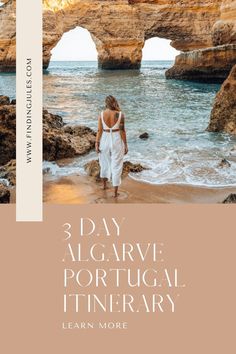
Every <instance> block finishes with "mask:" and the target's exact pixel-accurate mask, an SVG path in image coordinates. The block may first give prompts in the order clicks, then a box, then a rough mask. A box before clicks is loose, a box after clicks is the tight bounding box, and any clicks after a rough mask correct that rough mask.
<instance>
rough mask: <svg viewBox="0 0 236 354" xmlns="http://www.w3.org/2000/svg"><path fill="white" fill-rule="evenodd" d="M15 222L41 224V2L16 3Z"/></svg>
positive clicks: (19, 1) (18, 0) (32, 0)
mask: <svg viewBox="0 0 236 354" xmlns="http://www.w3.org/2000/svg"><path fill="white" fill-rule="evenodd" d="M16 124H17V128H16V220H17V221H42V0H17V1H16Z"/></svg>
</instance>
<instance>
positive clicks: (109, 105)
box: [105, 96, 120, 111]
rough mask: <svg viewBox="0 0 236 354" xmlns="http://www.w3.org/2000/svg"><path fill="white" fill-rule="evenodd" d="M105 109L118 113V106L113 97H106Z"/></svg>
mask: <svg viewBox="0 0 236 354" xmlns="http://www.w3.org/2000/svg"><path fill="white" fill-rule="evenodd" d="M105 104H106V108H109V109H111V110H112V111H120V106H119V103H118V101H117V99H116V98H115V97H113V96H107V97H106V99H105Z"/></svg>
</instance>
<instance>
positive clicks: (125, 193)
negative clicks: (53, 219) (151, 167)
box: [44, 175, 236, 204]
mask: <svg viewBox="0 0 236 354" xmlns="http://www.w3.org/2000/svg"><path fill="white" fill-rule="evenodd" d="M230 193H236V187H227V188H208V187H195V186H189V185H174V184H173V185H170V184H167V185H151V184H148V183H143V182H138V181H135V180H133V179H131V178H130V177H126V178H124V179H123V181H122V185H121V188H120V195H119V197H118V198H114V197H113V188H112V187H109V188H108V189H107V190H106V191H104V190H102V185H101V183H97V182H95V181H94V180H93V179H92V178H89V177H84V176H78V175H76V176H69V177H63V178H61V179H58V180H51V181H50V180H49V181H45V182H44V202H45V203H50V204H94V203H130V204H133V203H176V204H186V203H187V204H189V203H190V204H192V203H193V204H198V203H200V204H215V203H222V201H223V200H224V199H225V198H226V197H227V196H228V195H229V194H230Z"/></svg>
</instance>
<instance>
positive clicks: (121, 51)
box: [0, 0, 228, 70]
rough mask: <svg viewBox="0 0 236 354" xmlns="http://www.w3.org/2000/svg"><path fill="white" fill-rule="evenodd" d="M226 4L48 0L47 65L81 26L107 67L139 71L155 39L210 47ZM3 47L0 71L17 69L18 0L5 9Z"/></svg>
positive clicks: (0, 31) (0, 14)
mask: <svg viewBox="0 0 236 354" xmlns="http://www.w3.org/2000/svg"><path fill="white" fill-rule="evenodd" d="M221 5H222V0H204V1H203V0H200V1H199V0H182V1H176V0H162V1H159V0H117V1H113V0H106V1H104V0H95V1H91V0H63V1H61V0H43V6H44V12H43V18H44V21H43V22H44V24H43V30H44V34H43V62H44V67H45V68H46V67H47V66H48V64H49V61H50V57H51V50H52V49H53V48H54V47H55V46H56V44H57V43H58V42H59V40H60V39H61V37H62V35H63V34H64V33H65V32H68V31H70V30H72V29H74V28H75V27H77V26H81V27H83V28H86V29H87V30H88V31H89V32H90V34H91V36H92V38H93V40H94V42H95V45H96V48H97V52H98V61H99V66H100V67H101V68H103V69H138V68H139V67H140V63H141V59H142V48H143V46H144V43H145V40H147V39H149V38H152V37H160V38H166V39H170V40H172V43H171V44H172V46H173V47H174V48H176V49H178V50H180V51H184V52H185V51H192V50H195V49H200V48H206V47H211V46H212V28H213V26H214V24H215V23H217V21H219V20H221V16H223V15H222V9H221V8H220V6H221ZM190 24H191V25H190ZM215 32H216V29H215ZM215 37H216V34H215V35H214V38H215ZM227 43H228V42H227ZM0 48H1V51H0V68H1V70H12V69H13V68H14V65H15V0H9V1H5V5H4V6H3V7H2V8H1V9H0Z"/></svg>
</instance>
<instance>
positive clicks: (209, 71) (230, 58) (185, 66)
mask: <svg viewBox="0 0 236 354" xmlns="http://www.w3.org/2000/svg"><path fill="white" fill-rule="evenodd" d="M211 37H212V45H211V46H209V48H207V50H205V49H200V50H196V51H190V52H187V53H183V54H180V55H179V56H178V57H177V58H176V61H175V65H174V66H173V68H171V69H170V70H168V71H167V73H166V76H167V78H174V79H187V80H189V79H190V80H197V81H206V82H207V81H210V82H221V81H223V80H224V79H226V77H227V76H228V74H229V72H230V70H231V68H232V67H233V65H234V64H236V0H222V1H221V6H220V16H219V18H218V19H217V21H216V22H215V23H214V25H213V26H212V28H211Z"/></svg>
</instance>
